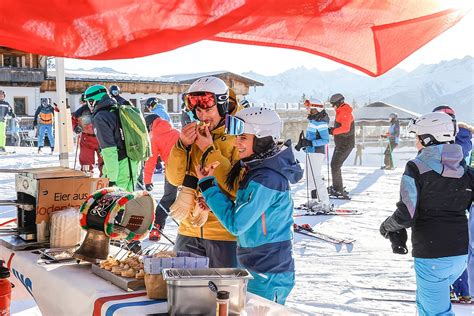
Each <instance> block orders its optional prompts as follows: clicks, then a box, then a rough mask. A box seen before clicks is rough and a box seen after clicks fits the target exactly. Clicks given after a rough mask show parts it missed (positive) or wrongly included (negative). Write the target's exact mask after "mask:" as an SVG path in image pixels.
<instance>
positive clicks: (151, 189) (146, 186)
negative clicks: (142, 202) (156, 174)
mask: <svg viewBox="0 0 474 316" xmlns="http://www.w3.org/2000/svg"><path fill="white" fill-rule="evenodd" d="M145 190H147V191H148V192H151V191H153V183H148V184H145Z"/></svg>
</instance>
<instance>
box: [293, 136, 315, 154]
mask: <svg viewBox="0 0 474 316" xmlns="http://www.w3.org/2000/svg"><path fill="white" fill-rule="evenodd" d="M312 145H313V142H312V141H310V140H309V139H306V138H305V137H304V132H303V131H301V133H300V137H299V140H298V144H296V146H295V149H296V151H300V150H301V148H306V147H309V146H312Z"/></svg>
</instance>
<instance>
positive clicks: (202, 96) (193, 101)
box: [184, 92, 217, 111]
mask: <svg viewBox="0 0 474 316" xmlns="http://www.w3.org/2000/svg"><path fill="white" fill-rule="evenodd" d="M184 104H185V105H186V109H187V110H189V111H193V110H194V109H196V107H200V108H201V109H208V108H211V107H213V106H215V105H216V104H217V101H216V95H215V94H214V93H212V92H193V93H189V94H186V95H185V97H184Z"/></svg>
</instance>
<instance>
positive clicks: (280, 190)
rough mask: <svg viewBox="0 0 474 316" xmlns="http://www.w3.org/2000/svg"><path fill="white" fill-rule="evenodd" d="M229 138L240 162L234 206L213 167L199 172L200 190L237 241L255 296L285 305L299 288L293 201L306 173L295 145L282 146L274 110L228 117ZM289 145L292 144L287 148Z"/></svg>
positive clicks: (232, 176) (234, 173) (233, 177)
mask: <svg viewBox="0 0 474 316" xmlns="http://www.w3.org/2000/svg"><path fill="white" fill-rule="evenodd" d="M226 128H227V133H228V134H231V135H238V136H237V138H236V142H235V147H236V148H237V149H238V150H239V156H240V160H239V161H237V162H236V163H235V164H234V166H233V168H232V169H231V171H230V173H229V176H228V181H227V183H226V184H227V185H228V186H229V187H230V188H233V187H234V186H235V185H238V191H237V197H236V199H235V202H232V200H230V199H229V198H228V197H227V196H226V195H225V194H224V193H223V192H222V191H221V189H220V188H219V187H218V186H217V184H216V182H215V179H214V177H213V176H212V174H213V171H214V168H215V167H214V168H213V167H208V168H201V169H200V170H196V173H197V175H198V177H199V178H200V181H199V188H200V190H201V192H202V195H203V196H204V199H205V201H206V203H207V204H208V206H209V207H210V209H211V210H212V211H213V212H214V214H215V215H216V216H217V218H218V219H219V220H220V221H221V223H222V224H223V225H224V227H225V228H226V229H227V230H229V232H231V233H232V234H234V235H235V236H237V243H238V248H237V258H238V260H239V264H240V266H242V267H244V268H246V269H247V270H249V271H250V273H251V274H252V276H253V280H250V282H249V284H248V290H249V291H250V292H251V293H254V294H257V295H260V296H262V297H264V298H267V299H269V300H272V301H275V302H277V303H280V304H284V303H285V301H286V298H287V296H288V294H289V293H290V291H291V289H292V288H293V286H294V284H295V265H294V260H293V256H292V239H293V231H292V226H293V200H292V198H291V191H290V183H296V182H298V181H299V180H300V179H301V178H302V176H303V171H302V169H301V167H300V166H299V164H298V162H297V161H296V159H295V157H294V156H293V152H292V149H291V146H279V145H277V141H278V139H279V137H280V132H281V120H280V117H279V116H278V114H277V113H276V112H275V111H273V110H270V109H266V108H261V107H251V108H247V109H244V110H242V111H240V112H237V114H236V115H235V116H227V118H226ZM288 145H289V144H288Z"/></svg>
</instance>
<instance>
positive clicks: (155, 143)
mask: <svg viewBox="0 0 474 316" xmlns="http://www.w3.org/2000/svg"><path fill="white" fill-rule="evenodd" d="M145 122H146V126H147V129H148V133H149V134H150V141H151V152H152V155H151V157H150V158H148V160H147V161H146V162H145V167H144V169H143V183H145V188H146V190H147V191H152V190H153V172H154V171H155V166H156V163H157V162H158V157H161V160H162V161H163V162H164V163H165V166H166V161H167V160H168V156H169V154H170V151H171V149H172V148H173V146H174V144H175V143H176V142H177V141H178V138H179V131H178V130H177V129H175V128H173V126H171V124H170V122H168V121H167V120H166V119H162V118H161V117H160V116H158V115H156V114H150V115H148V116H147V117H146V118H145ZM176 193H177V188H176V187H175V186H174V185H172V184H171V183H169V182H168V180H167V179H166V177H165V187H164V193H163V196H162V197H161V200H160V202H158V206H157V207H156V210H155V226H156V228H153V230H152V231H151V232H150V236H149V239H150V240H152V241H157V240H159V239H160V237H161V236H160V231H159V230H162V229H163V228H164V227H165V224H166V218H167V217H168V213H169V209H170V206H171V204H173V203H174V201H175V199H176Z"/></svg>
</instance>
